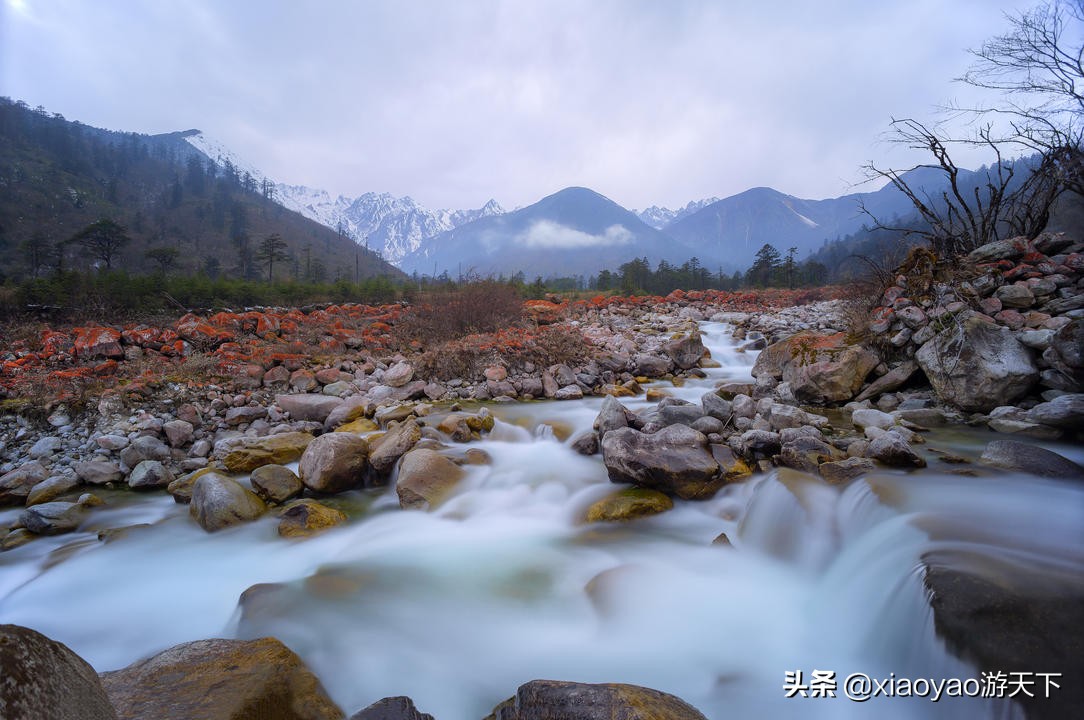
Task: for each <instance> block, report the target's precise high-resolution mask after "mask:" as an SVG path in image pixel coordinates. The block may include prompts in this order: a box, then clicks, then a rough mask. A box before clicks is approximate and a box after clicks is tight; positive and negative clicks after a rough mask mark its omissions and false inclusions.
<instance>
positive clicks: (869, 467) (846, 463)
mask: <svg viewBox="0 0 1084 720" xmlns="http://www.w3.org/2000/svg"><path fill="white" fill-rule="evenodd" d="M876 469H877V466H876V465H874V464H873V461H872V460H870V459H869V458H860V457H851V458H847V459H846V460H837V461H833V462H826V463H821V465H820V466H819V467H818V468H817V470H818V471H819V472H820V474H821V477H823V478H824V479H825V481H826V482H828V483H829V484H831V485H840V484H842V483H845V482H848V481H850V480H854V479H855V478H857V477H861V476H862V475H865V474H866V473H870V472H873V471H874V470H876Z"/></svg>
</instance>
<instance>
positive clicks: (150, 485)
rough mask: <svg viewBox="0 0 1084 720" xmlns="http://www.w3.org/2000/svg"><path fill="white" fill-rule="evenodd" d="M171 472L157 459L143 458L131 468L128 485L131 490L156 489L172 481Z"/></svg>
mask: <svg viewBox="0 0 1084 720" xmlns="http://www.w3.org/2000/svg"><path fill="white" fill-rule="evenodd" d="M173 480H174V477H173V473H172V472H170V471H169V468H167V467H166V466H165V465H163V464H162V463H161V462H160V461H158V460H144V461H143V462H141V463H139V464H138V465H136V466H135V467H134V468H132V472H131V474H130V475H129V476H128V487H130V488H132V489H133V490H156V489H158V488H164V487H166V486H167V485H169V484H170V483H171V482H173Z"/></svg>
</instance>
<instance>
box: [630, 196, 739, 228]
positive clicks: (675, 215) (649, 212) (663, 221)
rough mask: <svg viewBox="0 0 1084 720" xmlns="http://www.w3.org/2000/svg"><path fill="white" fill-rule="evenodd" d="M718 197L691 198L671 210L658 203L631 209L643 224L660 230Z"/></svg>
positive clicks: (716, 200) (716, 199)
mask: <svg viewBox="0 0 1084 720" xmlns="http://www.w3.org/2000/svg"><path fill="white" fill-rule="evenodd" d="M718 201H719V198H717V197H712V198H706V199H704V200H692V201H690V202H689V204H688V205H686V206H685V207H683V208H678V209H677V210H671V209H670V208H665V207H659V206H658V205H652V206H651V207H649V208H647V209H646V210H633V211H632V213H633V214H634V215H635V216H636V217H638V218H640V220H642V221H643V222H644V223H645V224H647V225H650V226H651V227H653V228H655V229H656V230H662V229H663V228H664V227H666V226H667V225H669V224H670V223H675V222H677V221H678V220H680V219H682V218H683V217H686V216H687V215H692V214H693V213H694V212H696V211H697V210H701V209H703V208H705V207H707V206H708V205H711V204H712V203H713V202H718Z"/></svg>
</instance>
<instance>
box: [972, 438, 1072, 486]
mask: <svg viewBox="0 0 1084 720" xmlns="http://www.w3.org/2000/svg"><path fill="white" fill-rule="evenodd" d="M979 461H980V462H982V463H985V464H987V465H993V466H994V467H1000V468H1005V469H1006V470H1016V471H1018V472H1023V473H1029V474H1031V475H1039V476H1042V477H1052V478H1074V479H1082V478H1084V467H1081V466H1080V465H1077V464H1076V463H1075V462H1073V461H1072V460H1069V459H1068V458H1065V457H1062V456H1061V455H1059V454H1058V453H1056V452H1054V451H1052V450H1047V449H1046V448H1041V447H1039V446H1038V445H1030V444H1028V443H1022V442H1017V441H1015V440H994V441H992V442H990V443H988V444H987V445H986V449H985V450H983V452H982V457H981V458H979Z"/></svg>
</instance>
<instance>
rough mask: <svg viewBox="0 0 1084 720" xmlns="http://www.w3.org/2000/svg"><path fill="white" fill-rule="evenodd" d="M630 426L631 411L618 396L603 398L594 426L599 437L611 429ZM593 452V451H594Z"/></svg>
mask: <svg viewBox="0 0 1084 720" xmlns="http://www.w3.org/2000/svg"><path fill="white" fill-rule="evenodd" d="M628 426H629V411H628V409H627V408H626V407H625V406H624V405H622V404H621V403H620V402H619V401H618V399H617V398H615V397H613V396H612V395H607V396H606V397H604V398H603V399H602V407H601V408H600V409H599V413H598V416H597V417H596V418H595V424H594V428H595V430H597V431H598V436H599V437H605V435H606V433H608V432H610V431H611V430H619V429H621V428H623V427H628ZM592 454H593V453H592Z"/></svg>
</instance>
